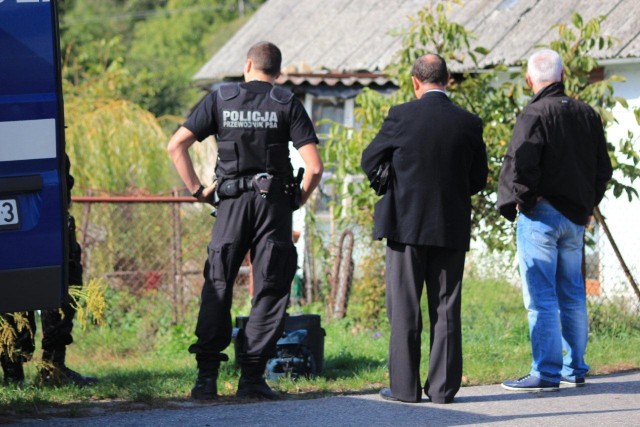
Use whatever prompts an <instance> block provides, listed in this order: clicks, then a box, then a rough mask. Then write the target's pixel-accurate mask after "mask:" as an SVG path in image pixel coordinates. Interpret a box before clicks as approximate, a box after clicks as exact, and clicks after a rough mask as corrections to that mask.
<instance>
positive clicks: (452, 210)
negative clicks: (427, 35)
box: [361, 54, 488, 403]
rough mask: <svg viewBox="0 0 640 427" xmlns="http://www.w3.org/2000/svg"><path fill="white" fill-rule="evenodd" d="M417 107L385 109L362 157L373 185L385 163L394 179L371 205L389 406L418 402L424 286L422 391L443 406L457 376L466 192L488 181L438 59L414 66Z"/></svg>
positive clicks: (474, 132)
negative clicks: (381, 274) (386, 329)
mask: <svg viewBox="0 0 640 427" xmlns="http://www.w3.org/2000/svg"><path fill="white" fill-rule="evenodd" d="M412 80H413V86H414V91H415V94H416V98H418V99H417V100H415V101H411V102H408V103H405V104H402V105H398V106H395V107H392V108H391V109H390V110H389V115H388V116H387V118H386V119H385V121H384V123H383V125H382V129H381V130H380V132H379V133H378V135H377V136H376V137H375V139H374V140H373V141H372V142H371V144H370V145H369V146H368V147H367V148H366V149H365V150H364V152H363V154H362V162H361V164H362V169H363V170H364V171H365V173H366V174H367V176H368V177H369V179H370V180H371V179H372V178H373V177H374V175H375V171H376V169H377V167H378V166H379V165H380V164H381V163H382V162H384V161H391V163H392V168H393V179H392V182H391V183H390V185H389V188H388V190H387V193H386V194H385V195H384V197H383V198H382V199H381V200H380V201H378V203H377V204H376V209H375V230H374V237H375V238H376V239H382V238H386V239H387V254H386V273H385V275H386V283H387V312H388V316H389V322H390V323H391V341H390V343H389V376H390V383H391V384H390V388H385V389H382V391H381V392H380V394H381V396H382V397H383V398H385V399H387V400H400V401H404V402H419V401H420V399H421V395H422V386H421V383H420V372H419V368H420V335H421V332H422V313H421V311H420V296H421V294H422V289H423V286H424V282H425V281H426V287H427V298H428V302H429V319H430V321H431V331H430V338H431V343H430V344H431V345H430V349H431V351H430V359H429V375H428V379H427V381H426V383H425V385H424V391H425V394H426V395H427V396H428V397H429V398H430V399H431V401H433V402H436V403H449V402H451V401H452V400H453V397H454V396H455V394H456V393H457V392H458V389H459V388H460V382H461V380H462V332H461V325H460V291H461V284H462V273H463V269H464V260H465V254H466V251H467V250H468V249H469V240H470V234H471V196H472V195H473V194H476V193H478V192H479V191H480V190H482V189H483V188H484V187H485V185H486V181H487V171H488V168H487V154H486V148H485V144H484V141H483V139H482V121H481V120H480V119H479V118H478V117H477V116H475V115H473V114H471V113H469V112H467V111H465V110H463V109H462V108H460V107H458V106H456V105H455V104H453V103H452V102H451V101H450V100H449V98H448V97H447V95H446V94H445V92H444V90H445V87H446V85H447V82H448V80H449V73H448V71H447V66H446V64H445V61H444V60H443V59H442V58H441V57H439V56H438V55H432V54H428V55H425V56H423V57H421V58H419V59H418V60H417V61H416V63H415V64H414V66H413V70H412Z"/></svg>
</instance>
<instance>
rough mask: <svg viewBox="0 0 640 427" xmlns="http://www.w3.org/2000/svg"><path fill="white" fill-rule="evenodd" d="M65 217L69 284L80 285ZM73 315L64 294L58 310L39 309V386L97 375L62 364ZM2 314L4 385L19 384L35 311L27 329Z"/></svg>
mask: <svg viewBox="0 0 640 427" xmlns="http://www.w3.org/2000/svg"><path fill="white" fill-rule="evenodd" d="M66 159H67V161H66V179H67V203H68V204H69V205H70V204H71V189H72V188H73V184H74V179H73V176H72V175H71V173H70V170H69V169H70V164H69V157H67V158H66ZM67 220H68V222H67V225H68V232H69V236H68V238H69V262H68V266H69V284H70V285H74V286H82V264H81V255H82V251H81V249H80V245H79V244H78V241H77V239H76V225H75V219H74V218H73V216H71V215H70V214H68V218H67ZM75 314H76V309H75V307H74V306H73V304H72V300H71V298H70V297H69V296H68V295H67V298H66V300H65V302H64V304H63V306H62V308H61V309H59V310H58V309H55V310H43V311H42V312H41V318H42V319H41V320H42V361H43V362H44V363H43V366H42V369H40V373H39V382H40V383H42V384H43V385H50V386H59V385H64V384H75V385H77V386H85V385H91V384H95V383H97V382H98V379H97V378H94V377H88V376H84V375H82V374H80V373H78V372H76V371H74V370H72V369H70V368H69V367H67V365H66V363H65V359H66V349H67V346H68V345H69V344H71V343H72V342H73V336H72V335H71V331H72V329H73V318H74V316H75ZM3 317H4V318H5V320H7V322H8V323H9V324H10V325H11V326H12V327H13V328H14V329H15V330H16V331H15V332H16V339H15V351H14V353H13V354H7V353H3V354H1V355H0V364H1V365H2V371H3V374H4V382H5V384H7V383H22V382H23V381H24V369H23V366H22V365H23V362H25V361H27V360H29V359H31V356H32V355H33V352H34V350H35V337H34V334H35V331H36V321H35V313H34V312H33V311H30V312H27V320H28V322H29V330H27V329H21V330H19V331H18V330H17V327H16V324H15V321H14V319H13V318H12V317H11V316H6V315H3Z"/></svg>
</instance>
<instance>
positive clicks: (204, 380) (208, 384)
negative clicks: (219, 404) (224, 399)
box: [191, 373, 218, 400]
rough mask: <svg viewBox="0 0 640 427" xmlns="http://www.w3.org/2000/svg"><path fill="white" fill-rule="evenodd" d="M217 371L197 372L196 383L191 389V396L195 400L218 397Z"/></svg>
mask: <svg viewBox="0 0 640 427" xmlns="http://www.w3.org/2000/svg"><path fill="white" fill-rule="evenodd" d="M217 382H218V373H215V374H211V373H209V374H206V373H204V374H203V373H199V374H198V378H196V385H194V386H193V388H192V389H191V398H192V399H196V400H214V399H217V398H218V385H217Z"/></svg>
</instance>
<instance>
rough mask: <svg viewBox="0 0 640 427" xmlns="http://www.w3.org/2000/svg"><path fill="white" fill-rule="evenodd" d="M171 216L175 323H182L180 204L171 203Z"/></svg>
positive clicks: (174, 191) (175, 190)
mask: <svg viewBox="0 0 640 427" xmlns="http://www.w3.org/2000/svg"><path fill="white" fill-rule="evenodd" d="M178 194H179V193H178V190H177V189H175V188H174V189H173V196H174V197H177V196H178ZM171 214H172V215H171V216H172V224H173V227H172V229H173V235H172V238H171V241H172V246H173V263H172V264H173V323H174V325H177V324H178V323H179V322H180V320H181V319H180V318H181V314H182V313H181V311H182V310H183V308H184V307H183V303H184V301H183V300H184V298H183V292H182V291H183V290H182V282H183V277H182V223H181V221H180V203H179V202H173V203H171Z"/></svg>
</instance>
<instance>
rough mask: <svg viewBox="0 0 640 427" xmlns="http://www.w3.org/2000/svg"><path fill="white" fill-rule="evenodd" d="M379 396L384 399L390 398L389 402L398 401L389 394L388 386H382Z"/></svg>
mask: <svg viewBox="0 0 640 427" xmlns="http://www.w3.org/2000/svg"><path fill="white" fill-rule="evenodd" d="M380 397H381V398H383V399H384V400H390V401H391V402H399V400H398V399H397V398H395V397H394V396H393V394H391V389H390V388H383V389H382V390H380Z"/></svg>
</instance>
